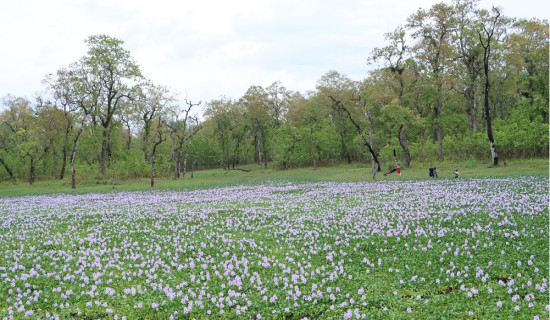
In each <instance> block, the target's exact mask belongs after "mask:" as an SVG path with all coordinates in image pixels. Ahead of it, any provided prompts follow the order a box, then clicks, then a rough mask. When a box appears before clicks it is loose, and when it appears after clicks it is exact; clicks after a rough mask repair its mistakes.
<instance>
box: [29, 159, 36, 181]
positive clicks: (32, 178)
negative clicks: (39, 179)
mask: <svg viewBox="0 0 550 320" xmlns="http://www.w3.org/2000/svg"><path fill="white" fill-rule="evenodd" d="M30 160H31V163H30V169H29V184H33V183H34V170H35V167H34V157H30Z"/></svg>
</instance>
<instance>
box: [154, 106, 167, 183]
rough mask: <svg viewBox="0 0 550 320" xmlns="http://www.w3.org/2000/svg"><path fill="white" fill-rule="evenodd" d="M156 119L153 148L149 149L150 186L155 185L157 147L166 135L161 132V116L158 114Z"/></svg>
mask: <svg viewBox="0 0 550 320" xmlns="http://www.w3.org/2000/svg"><path fill="white" fill-rule="evenodd" d="M157 119H158V122H157V125H156V128H155V133H156V137H155V138H156V139H154V140H153V141H152V144H153V148H152V150H151V188H153V187H154V186H155V174H156V160H157V147H158V146H159V145H160V144H161V143H163V142H164V141H165V140H166V136H165V135H164V134H163V131H164V125H163V122H162V119H161V116H158V117H157Z"/></svg>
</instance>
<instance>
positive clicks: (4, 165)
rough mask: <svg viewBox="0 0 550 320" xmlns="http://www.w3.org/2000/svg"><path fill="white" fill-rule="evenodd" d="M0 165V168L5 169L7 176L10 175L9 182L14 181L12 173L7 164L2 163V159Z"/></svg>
mask: <svg viewBox="0 0 550 320" xmlns="http://www.w3.org/2000/svg"><path fill="white" fill-rule="evenodd" d="M0 164H2V166H3V167H4V169H6V171H7V172H8V174H9V175H10V179H11V180H15V178H14V176H13V171H11V169H10V167H8V164H7V163H6V162H4V159H2V158H0Z"/></svg>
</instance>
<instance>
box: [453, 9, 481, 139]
mask: <svg viewBox="0 0 550 320" xmlns="http://www.w3.org/2000/svg"><path fill="white" fill-rule="evenodd" d="M477 2H478V0H455V1H454V2H453V5H454V8H455V13H456V19H457V28H456V29H455V30H454V33H453V35H454V38H455V39H454V41H455V43H456V44H457V49H458V50H457V54H458V59H459V60H460V61H461V62H462V65H463V67H464V72H461V71H459V74H458V77H457V78H459V79H460V80H461V82H462V84H463V90H461V93H462V94H463V95H464V97H465V98H466V101H467V109H466V112H467V114H468V125H469V130H470V139H471V138H472V137H473V135H474V132H475V131H477V129H478V128H477V126H478V117H477V116H478V108H477V103H476V98H477V95H476V88H477V85H478V79H479V76H480V73H481V70H482V69H483V61H482V59H481V52H482V48H481V46H480V43H479V40H478V34H477V24H478V23H479V21H478V16H477V14H476V8H475V5H476V3H477Z"/></svg>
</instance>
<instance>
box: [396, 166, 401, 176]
mask: <svg viewBox="0 0 550 320" xmlns="http://www.w3.org/2000/svg"><path fill="white" fill-rule="evenodd" d="M397 175H398V176H400V177H401V165H400V164H399V163H398V164H397Z"/></svg>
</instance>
